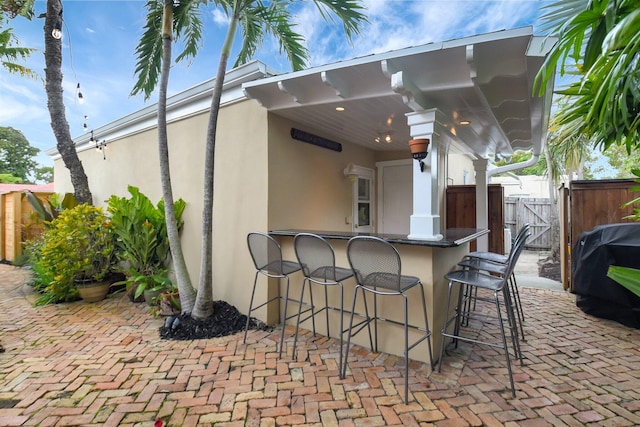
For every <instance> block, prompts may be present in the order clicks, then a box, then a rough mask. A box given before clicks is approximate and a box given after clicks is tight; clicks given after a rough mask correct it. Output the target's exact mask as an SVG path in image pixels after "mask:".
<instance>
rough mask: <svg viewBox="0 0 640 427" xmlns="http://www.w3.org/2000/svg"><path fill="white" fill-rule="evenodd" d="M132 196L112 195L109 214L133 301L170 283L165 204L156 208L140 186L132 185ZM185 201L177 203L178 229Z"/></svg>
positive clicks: (130, 190)
mask: <svg viewBox="0 0 640 427" xmlns="http://www.w3.org/2000/svg"><path fill="white" fill-rule="evenodd" d="M128 189H129V193H130V194H131V197H128V198H127V197H118V196H115V195H113V196H111V198H109V200H108V207H107V211H108V212H109V214H110V215H111V223H112V225H113V230H114V232H115V234H116V235H117V240H116V245H117V246H118V249H119V250H118V256H119V258H120V261H121V262H122V263H123V266H122V269H121V270H122V272H123V273H124V274H125V275H126V280H125V281H124V283H126V284H127V285H128V287H129V288H130V289H131V290H132V291H133V293H134V298H137V297H139V296H140V295H142V293H143V292H144V291H145V289H154V288H163V287H166V286H168V285H169V284H170V280H169V278H168V277H167V265H168V262H169V254H170V248H169V239H168V237H167V227H166V223H165V205H164V202H163V201H162V200H161V201H159V202H158V203H157V204H156V205H154V204H153V203H152V202H151V200H149V198H148V197H147V196H145V195H144V194H143V193H141V192H140V190H139V189H138V188H137V187H134V186H131V185H130V186H129V188H128ZM185 207H186V203H185V201H184V200H182V199H180V200H177V201H176V202H175V203H174V212H175V215H176V221H177V224H178V229H181V228H182V226H183V224H184V222H183V221H182V213H183V212H184V209H185Z"/></svg>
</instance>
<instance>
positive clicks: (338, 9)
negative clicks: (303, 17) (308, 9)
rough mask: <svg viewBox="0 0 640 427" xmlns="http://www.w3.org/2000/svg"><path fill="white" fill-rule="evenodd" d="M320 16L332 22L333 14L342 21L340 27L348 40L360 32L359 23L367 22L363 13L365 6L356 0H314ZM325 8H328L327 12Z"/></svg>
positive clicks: (333, 20)
mask: <svg viewBox="0 0 640 427" xmlns="http://www.w3.org/2000/svg"><path fill="white" fill-rule="evenodd" d="M314 3H315V4H316V6H317V7H318V10H319V11H320V14H321V15H322V18H323V19H324V20H325V21H326V22H334V23H335V21H336V20H335V19H334V15H335V17H337V18H338V21H339V22H341V23H342V28H343V29H344V33H345V35H346V36H347V39H348V40H351V39H352V38H353V36H354V35H357V34H359V33H360V25H361V24H363V23H366V22H368V19H367V17H366V15H365V14H364V13H363V11H364V10H365V8H364V7H363V6H362V5H361V4H360V1H358V0H314ZM325 9H328V11H329V12H331V13H327V11H326V10H325Z"/></svg>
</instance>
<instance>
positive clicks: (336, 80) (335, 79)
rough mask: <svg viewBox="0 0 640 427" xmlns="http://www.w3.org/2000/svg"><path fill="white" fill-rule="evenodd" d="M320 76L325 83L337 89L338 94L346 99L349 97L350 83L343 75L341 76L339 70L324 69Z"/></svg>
mask: <svg viewBox="0 0 640 427" xmlns="http://www.w3.org/2000/svg"><path fill="white" fill-rule="evenodd" d="M320 77H321V78H322V82H323V83H324V84H326V85H327V86H330V87H332V88H333V89H335V91H336V95H338V96H339V97H340V98H342V99H346V98H348V97H349V94H350V91H349V84H348V83H347V82H346V81H345V80H344V79H343V78H342V77H340V75H339V73H338V72H337V70H336V71H322V72H321V73H320Z"/></svg>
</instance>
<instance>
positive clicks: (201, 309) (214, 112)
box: [192, 14, 238, 319]
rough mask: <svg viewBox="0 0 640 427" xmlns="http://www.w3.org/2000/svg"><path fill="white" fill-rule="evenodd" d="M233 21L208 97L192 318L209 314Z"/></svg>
mask: <svg viewBox="0 0 640 427" xmlns="http://www.w3.org/2000/svg"><path fill="white" fill-rule="evenodd" d="M237 25H238V19H237V17H236V16H235V14H234V15H233V17H232V19H231V22H230V23H229V29H228V31H227V36H226V39H225V43H224V45H223V47H222V50H221V52H220V62H219V63H218V71H217V73H216V80H215V82H214V85H213V95H212V97H211V108H210V112H209V124H208V126H207V144H206V148H205V150H206V153H205V163H204V206H203V208H202V246H201V259H200V281H199V283H198V293H197V295H196V304H195V307H194V308H193V312H192V317H193V318H195V319H205V318H207V317H209V316H212V315H213V266H212V264H213V259H212V257H213V196H214V193H213V191H214V185H213V177H214V166H215V151H216V130H217V127H218V113H219V111H220V98H221V96H222V86H223V83H224V77H225V74H226V69H227V62H228V61H229V55H230V53H231V46H232V44H233V38H234V36H235V31H236V28H237Z"/></svg>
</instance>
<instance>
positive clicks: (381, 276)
mask: <svg viewBox="0 0 640 427" xmlns="http://www.w3.org/2000/svg"><path fill="white" fill-rule="evenodd" d="M347 257H348V259H349V264H350V265H351V269H352V270H353V272H354V275H355V278H356V282H357V285H356V288H355V290H354V293H353V306H352V309H351V316H350V320H349V333H348V335H347V347H346V353H345V357H344V367H343V372H342V378H344V377H345V376H346V370H347V360H348V356H349V344H350V343H351V337H352V336H353V335H355V334H357V333H358V332H360V331H361V330H362V329H363V328H362V327H361V328H360V329H359V330H357V331H356V332H355V333H354V332H353V315H354V311H355V307H356V300H357V297H358V291H361V293H362V297H363V299H364V301H365V312H366V314H365V320H364V323H365V324H367V325H369V324H370V323H371V322H373V323H374V329H375V347H374V348H373V349H372V350H373V351H376V352H377V351H378V328H377V321H378V320H381V321H386V322H390V323H394V324H397V325H401V326H403V332H404V349H403V350H404V361H405V366H404V371H405V372H404V373H405V383H404V401H405V403H406V402H407V401H408V400H409V350H411V349H412V348H414V347H415V346H416V345H418V344H419V343H421V342H422V341H424V340H427V343H428V345H429V361H430V363H431V365H432V366H433V352H432V350H431V341H430V340H429V338H430V337H431V331H430V330H429V320H428V319H427V305H426V300H425V294H424V286H423V285H422V282H421V281H420V279H419V278H418V277H414V276H403V275H402V274H401V270H402V268H401V261H400V254H399V253H398V251H397V250H396V248H395V247H394V246H393V245H392V244H390V243H389V242H387V241H385V240H383V239H380V238H378V237H370V236H357V237H354V238H352V239H351V240H349V243H348V244H347ZM415 286H419V287H420V291H421V297H422V311H423V314H424V328H422V327H418V326H415V325H410V324H409V303H408V296H407V294H406V293H407V291H408V290H409V289H411V288H413V287H415ZM365 292H369V293H372V294H373V295H374V314H373V317H371V316H369V311H368V309H367V306H366V294H365ZM378 296H402V298H403V300H404V305H403V309H404V310H403V311H404V319H403V321H402V322H399V321H395V320H392V319H385V318H382V317H379V316H378V310H377V297H378ZM409 328H412V329H416V330H419V331H420V332H422V335H421V336H420V338H419V339H418V340H416V341H415V342H413V343H412V344H411V345H410V344H409ZM369 333H371V332H369Z"/></svg>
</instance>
